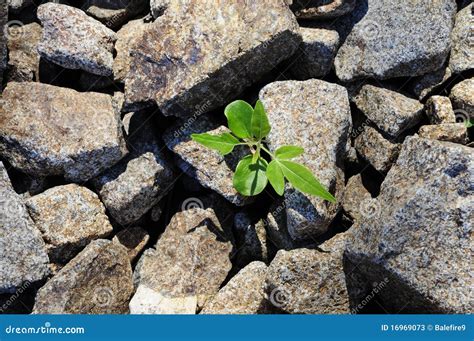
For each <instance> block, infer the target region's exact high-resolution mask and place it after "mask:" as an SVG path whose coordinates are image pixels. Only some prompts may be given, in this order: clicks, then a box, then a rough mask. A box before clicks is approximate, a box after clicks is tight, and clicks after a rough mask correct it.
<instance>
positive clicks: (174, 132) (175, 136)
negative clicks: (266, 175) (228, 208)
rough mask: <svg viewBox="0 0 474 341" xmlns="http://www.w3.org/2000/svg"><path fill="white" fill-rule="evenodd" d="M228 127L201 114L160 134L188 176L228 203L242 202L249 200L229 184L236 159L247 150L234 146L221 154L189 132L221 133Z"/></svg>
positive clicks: (226, 130) (239, 204)
mask: <svg viewBox="0 0 474 341" xmlns="http://www.w3.org/2000/svg"><path fill="white" fill-rule="evenodd" d="M228 131H229V130H228V129H227V128H226V127H224V126H218V125H216V124H214V123H212V122H211V121H210V120H208V119H207V118H205V117H199V119H197V120H196V121H194V122H192V123H191V124H184V125H180V124H178V125H175V126H173V127H171V128H169V129H168V130H167V131H166V132H165V134H164V135H163V139H164V141H165V144H166V146H167V147H168V149H169V150H171V151H172V152H174V153H176V154H177V155H178V156H179V158H180V159H179V160H178V166H179V167H180V168H181V170H182V171H183V172H185V173H186V174H188V175H189V176H190V177H192V178H195V179H197V180H198V181H199V183H200V184H201V185H202V186H204V187H207V188H210V189H212V190H214V191H216V192H217V193H219V194H220V195H222V196H223V197H224V198H226V199H227V200H229V201H230V202H231V203H233V204H234V205H237V206H242V205H244V204H246V203H248V202H249V199H248V198H245V197H243V196H242V195H240V194H239V193H238V192H237V191H236V190H235V189H234V186H233V182H232V178H233V176H234V170H235V167H236V166H237V163H238V162H239V160H240V159H241V158H242V157H244V156H245V155H247V154H248V151H246V149H244V148H235V149H234V152H232V154H229V155H226V156H222V155H221V154H219V153H218V152H217V151H214V150H210V149H208V148H206V147H204V146H202V145H200V144H199V143H197V142H195V141H193V140H191V134H193V133H204V132H207V133H210V134H221V133H224V132H228Z"/></svg>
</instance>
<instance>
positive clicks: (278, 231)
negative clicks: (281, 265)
mask: <svg viewBox="0 0 474 341" xmlns="http://www.w3.org/2000/svg"><path fill="white" fill-rule="evenodd" d="M264 224H265V229H266V232H267V240H268V244H269V246H270V245H271V246H273V248H274V249H276V250H291V249H294V248H295V245H296V244H297V243H296V242H295V241H294V240H293V239H292V238H291V236H290V233H289V232H288V224H287V216H286V204H285V201H284V199H278V200H276V201H275V202H274V203H273V204H272V205H271V206H270V210H269V212H268V214H267V216H266V217H265V219H264Z"/></svg>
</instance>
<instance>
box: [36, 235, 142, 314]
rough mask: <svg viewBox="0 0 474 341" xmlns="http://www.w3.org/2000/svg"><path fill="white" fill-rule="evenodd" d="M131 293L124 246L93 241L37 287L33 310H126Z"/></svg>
mask: <svg viewBox="0 0 474 341" xmlns="http://www.w3.org/2000/svg"><path fill="white" fill-rule="evenodd" d="M132 293H133V282H132V267H131V265H130V261H129V259H128V255H127V250H126V249H125V248H124V247H123V246H121V245H117V244H115V243H112V242H111V241H109V240H104V239H99V240H94V241H92V242H91V243H90V244H89V245H88V246H87V247H86V248H85V249H84V250H82V251H81V252H80V253H79V254H78V255H77V256H76V257H75V258H74V259H73V260H71V261H70V262H69V263H68V264H66V265H65V266H64V267H63V268H62V269H61V270H60V271H59V272H58V273H57V274H56V275H55V276H54V277H53V278H51V279H50V280H49V281H48V282H47V283H46V284H45V285H44V286H43V287H42V288H41V289H40V290H39V291H38V294H37V296H36V302H35V306H34V309H33V313H36V314H125V313H128V301H129V300H130V296H131V295H132Z"/></svg>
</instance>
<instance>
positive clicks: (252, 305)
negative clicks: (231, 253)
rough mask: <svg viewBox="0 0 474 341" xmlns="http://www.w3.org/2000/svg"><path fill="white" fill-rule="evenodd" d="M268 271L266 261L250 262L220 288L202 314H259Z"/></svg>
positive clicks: (263, 300) (262, 304) (262, 305)
mask: <svg viewBox="0 0 474 341" xmlns="http://www.w3.org/2000/svg"><path fill="white" fill-rule="evenodd" d="M266 273H267V266H266V265H265V263H263V262H252V263H250V264H249V265H247V266H246V267H245V268H243V269H242V270H240V271H239V273H238V274H237V275H235V276H234V277H232V279H231V280H230V281H229V283H227V284H226V285H225V286H224V287H223V288H222V289H221V290H219V292H218V293H217V294H216V296H214V298H213V299H212V300H211V301H210V302H209V303H207V304H206V306H205V307H204V309H203V310H202V311H201V314H226V315H228V314H258V313H259V312H261V310H262V308H263V307H264V302H265V293H264V290H263V289H264V283H265V276H266Z"/></svg>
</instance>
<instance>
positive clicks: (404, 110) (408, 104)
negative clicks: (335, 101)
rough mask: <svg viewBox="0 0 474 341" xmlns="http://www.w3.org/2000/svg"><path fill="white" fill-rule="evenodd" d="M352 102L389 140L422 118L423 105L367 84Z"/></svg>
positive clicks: (396, 93)
mask: <svg viewBox="0 0 474 341" xmlns="http://www.w3.org/2000/svg"><path fill="white" fill-rule="evenodd" d="M352 100H353V101H354V103H355V105H356V106H357V108H358V109H359V110H361V111H362V112H363V113H364V115H365V116H367V118H368V119H369V120H371V121H372V122H373V123H375V125H377V127H378V128H379V129H380V130H382V131H383V132H384V133H385V134H387V135H388V136H389V137H391V138H396V137H398V136H399V135H400V134H402V133H403V132H404V131H405V130H407V129H409V128H411V127H413V126H414V125H416V124H417V123H418V122H419V121H420V120H421V118H422V116H423V105H422V104H421V103H420V102H418V101H417V100H414V99H411V98H408V97H406V96H404V95H402V94H399V93H398V92H395V91H392V90H388V89H385V88H379V87H376V86H373V85H369V84H367V85H364V86H363V87H362V88H361V89H360V91H359V92H358V93H357V95H356V96H355V97H353V98H352Z"/></svg>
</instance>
